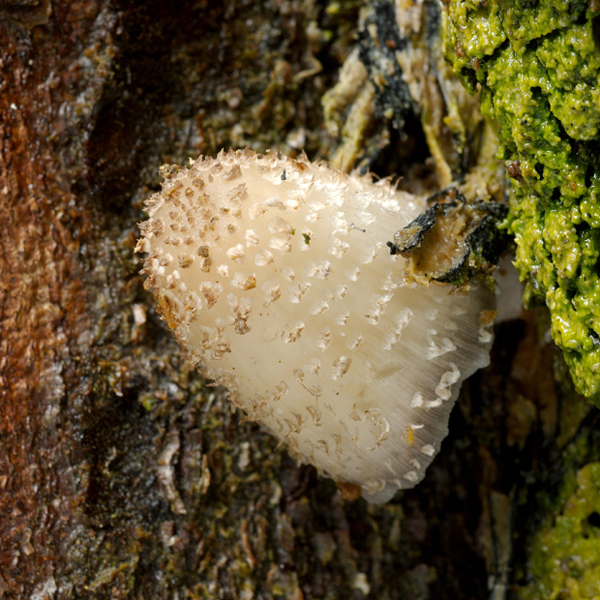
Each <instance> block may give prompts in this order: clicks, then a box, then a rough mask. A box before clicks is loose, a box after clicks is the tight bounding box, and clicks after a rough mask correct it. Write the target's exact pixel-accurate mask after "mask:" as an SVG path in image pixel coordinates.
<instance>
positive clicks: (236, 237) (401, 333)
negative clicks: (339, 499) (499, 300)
mask: <svg viewBox="0 0 600 600" xmlns="http://www.w3.org/2000/svg"><path fill="white" fill-rule="evenodd" d="M426 208H427V205H426V202H425V201H424V200H423V199H421V198H418V197H415V196H412V195H410V194H407V193H405V192H402V191H399V190H397V189H395V187H394V186H393V185H391V184H390V182H389V181H387V180H384V181H378V182H375V183H374V182H373V181H372V179H371V177H370V176H362V177H360V176H358V175H347V174H345V173H343V172H341V171H338V170H336V169H333V168H330V167H328V166H327V165H326V164H324V163H318V164H315V163H310V162H309V161H308V160H306V159H305V158H300V159H298V160H293V159H290V158H286V157H283V156H278V155H276V154H267V155H265V156H262V155H257V154H255V153H253V152H251V151H249V150H244V151H237V152H233V151H229V152H228V153H224V152H222V153H220V154H219V156H218V157H217V158H215V159H213V158H206V157H200V158H199V159H198V160H197V161H196V162H195V163H193V164H192V165H191V166H190V167H189V168H184V169H181V170H180V171H179V172H177V173H174V174H172V175H171V176H170V177H169V178H168V179H167V180H166V181H165V182H164V184H163V189H162V191H161V192H160V193H157V194H155V195H154V196H152V197H151V198H150V199H149V200H148V201H147V204H146V210H147V212H148V214H149V219H148V220H147V221H145V222H144V223H143V224H142V225H141V230H142V239H141V240H140V242H139V244H138V250H139V251H142V252H147V253H148V255H147V257H146V259H145V263H144V269H143V271H142V273H145V274H146V286H147V287H148V288H150V289H152V291H153V293H154V295H155V297H156V299H157V300H158V303H159V305H160V310H161V312H162V314H163V316H164V318H165V319H166V321H167V323H168V324H169V325H170V327H171V328H172V329H173V330H174V331H175V334H176V336H177V337H178V339H179V340H180V342H181V343H182V344H183V345H184V346H185V347H186V348H187V349H188V350H189V353H190V355H191V358H192V360H193V361H194V362H196V363H198V364H199V365H200V367H201V368H202V370H203V371H204V373H205V374H206V376H207V377H209V378H210V379H212V380H214V381H215V382H216V383H218V384H222V385H224V386H225V387H227V388H228V390H229V394H230V399H231V401H232V402H233V404H234V405H235V406H237V407H239V408H241V409H243V411H244V412H245V413H246V414H247V415H248V418H249V419H251V420H253V421H257V422H259V423H261V424H262V425H263V426H264V427H266V428H267V429H268V430H269V431H270V432H272V433H273V434H274V435H275V436H277V437H278V438H279V439H281V440H283V441H284V442H285V443H286V444H287V447H288V449H289V451H290V452H291V454H292V455H293V456H296V457H297V458H299V459H300V460H301V461H303V462H308V463H311V464H313V465H314V466H315V467H317V469H318V470H319V471H320V472H322V473H325V474H327V475H329V476H331V477H332V478H333V479H334V480H336V481H337V482H339V483H344V484H350V485H351V486H360V489H361V490H362V495H363V496H364V497H365V498H366V499H367V500H369V501H371V502H385V501H387V500H389V499H390V498H391V497H392V496H393V495H394V493H395V492H396V490H398V489H403V488H411V487H413V486H414V485H415V484H416V483H417V482H419V481H420V480H421V479H422V478H423V476H424V473H425V469H426V468H427V466H428V465H429V464H430V463H431V461H432V460H433V458H434V456H435V455H436V453H437V452H438V451H439V449H440V444H441V441H442V439H443V438H444V437H445V435H446V434H447V423H448V417H449V413H450V410H451V408H452V405H453V404H454V401H455V399H456V396H457V394H458V390H459V387H460V385H461V382H462V381H463V380H464V379H465V378H466V377H468V376H469V375H470V374H472V373H473V372H474V371H475V370H476V369H478V368H480V367H482V366H484V365H486V364H487V363H488V354H489V347H490V344H491V341H492V334H491V332H490V325H491V320H492V318H493V311H494V309H495V298H494V294H493V292H492V291H490V290H489V289H488V288H487V287H485V286H483V285H479V284H477V283H471V284H469V286H464V287H463V288H455V287H453V286H451V285H449V284H439V283H432V284H430V285H421V284H419V283H416V282H414V279H411V278H407V277H405V273H404V266H405V264H406V260H405V259H404V258H402V257H401V256H397V255H392V254H390V251H389V248H388V247H387V246H386V242H388V241H389V240H391V239H393V237H394V233H395V232H396V231H397V230H398V229H400V228H402V227H404V226H405V225H407V224H408V223H410V222H411V221H413V220H414V219H415V218H416V217H417V216H418V215H419V214H420V213H421V212H422V211H423V210H425V209H426Z"/></svg>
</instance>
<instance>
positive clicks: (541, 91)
mask: <svg viewBox="0 0 600 600" xmlns="http://www.w3.org/2000/svg"><path fill="white" fill-rule="evenodd" d="M597 14H598V13H597V12H592V10H591V9H590V8H589V4H588V2H584V1H582V0H553V1H551V2H550V1H549V2H538V3H533V4H531V3H522V2H509V1H508V0H491V1H490V2H474V1H470V0H451V2H450V3H449V6H448V12H447V14H446V15H445V20H446V24H445V32H446V39H445V46H446V56H447V57H448V59H449V60H450V61H451V62H452V64H453V66H454V69H455V71H456V72H457V73H458V75H459V76H460V78H461V80H462V81H463V84H464V85H465V86H466V87H467V89H469V90H470V91H472V92H474V91H475V90H476V89H477V87H480V88H481V101H482V111H483V113H484V114H486V115H488V116H490V117H492V118H494V119H496V120H497V121H498V122H499V123H500V125H501V129H500V150H499V156H500V158H502V159H504V160H505V161H506V165H507V175H508V177H509V178H510V179H511V183H512V191H511V201H510V212H509V217H508V219H507V222H506V224H507V227H508V230H509V232H510V233H512V234H513V235H514V236H515V240H516V243H517V254H516V262H515V265H516V267H517V268H518V270H519V272H520V274H521V277H522V279H524V280H525V281H526V283H527V286H526V291H525V301H526V303H528V304H533V303H534V302H536V301H541V302H545V303H546V304H547V306H548V308H549V309H550V313H551V330H552V337H553V338H554V341H555V342H556V343H557V345H558V346H559V347H560V348H561V349H562V351H563V353H564V356H565V359H566V362H567V364H568V365H569V369H570V371H571V375H572V376H573V380H574V382H575V386H576V388H577V390H578V391H579V392H581V393H583V394H585V395H586V396H588V397H592V399H595V400H596V401H597V399H598V398H599V397H600V280H599V275H598V257H599V255H600V174H599V173H598V171H599V168H598V167H599V166H600V152H599V148H600V145H599V143H600V135H599V127H600V85H599V83H598V76H599V73H600V48H599V45H600V40H599V36H598V30H597V29H598V20H597V19H596V18H595V17H596V16H597Z"/></svg>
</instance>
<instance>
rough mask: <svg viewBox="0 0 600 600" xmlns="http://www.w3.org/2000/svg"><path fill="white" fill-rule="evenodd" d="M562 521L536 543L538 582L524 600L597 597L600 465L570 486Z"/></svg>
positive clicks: (533, 560) (533, 571) (522, 593)
mask: <svg viewBox="0 0 600 600" xmlns="http://www.w3.org/2000/svg"><path fill="white" fill-rule="evenodd" d="M559 502H560V504H561V506H560V507H559V508H558V509H557V511H556V517H554V518H553V519H551V521H550V522H549V523H548V524H547V525H546V526H545V527H544V528H543V529H542V530H541V531H540V532H539V533H538V534H537V535H536V536H535V537H534V538H533V540H532V544H531V553H530V558H529V575H530V577H531V579H532V581H531V582H530V583H529V584H528V585H526V586H524V587H522V588H521V589H520V590H519V597H520V598H522V599H523V600H530V599H531V600H533V599H534V598H535V599H538V600H555V599H557V598H562V599H565V600H567V599H573V600H574V599H578V600H582V599H584V598H597V597H598V585H599V584H598V582H599V581H600V528H599V525H600V514H599V511H600V463H598V462H592V463H589V464H587V465H585V466H584V467H583V468H582V469H580V470H579V471H578V472H577V475H576V477H575V476H573V477H571V478H568V480H567V481H565V484H564V486H563V489H562V491H561V493H560V498H559Z"/></svg>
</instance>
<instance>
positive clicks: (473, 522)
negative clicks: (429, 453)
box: [0, 0, 596, 600]
mask: <svg viewBox="0 0 600 600" xmlns="http://www.w3.org/2000/svg"><path fill="white" fill-rule="evenodd" d="M359 7H360V3H359V2H350V1H346V2H341V3H333V2H330V3H327V2H322V3H318V2H316V0H315V1H312V0H303V1H300V0H298V1H292V0H289V1H288V0H269V1H266V2H261V3H257V2H252V1H250V0H224V1H223V2H219V3H216V2H212V1H210V2H209V1H206V0H197V1H196V2H181V3H178V2H172V1H167V0H150V1H148V2H143V3H139V2H132V1H131V2H129V1H126V0H120V1H119V0H115V1H114V2H108V1H105V0H81V1H78V0H65V1H64V2H54V3H50V0H30V1H29V0H10V1H5V2H0V197H1V202H0V232H1V235H0V598H3V599H7V600H8V599H13V598H14V599H17V598H18V599H21V598H33V599H35V600H42V599H63V598H65V599H66V598H126V597H128V598H156V599H158V598H223V599H242V598H243V599H250V598H264V599H267V598H286V599H288V598H289V599H300V598H305V599H312V598H363V597H371V598H377V599H386V598H389V599H392V598H407V599H413V598H414V599H417V598H428V597H431V598H436V599H442V600H443V599H445V598H448V599H450V598H452V599H456V598H466V599H468V598H474V599H479V598H485V597H488V596H490V595H491V596H493V597H495V598H501V597H503V595H504V593H505V590H506V589H507V585H508V584H509V583H510V582H511V581H513V580H514V578H513V579H511V578H510V577H509V567H511V566H513V567H515V568H516V569H517V571H518V573H519V577H521V578H522V579H523V581H524V582H525V583H526V582H527V556H526V551H525V550H524V551H522V552H513V551H512V548H514V547H516V548H521V547H524V546H523V543H524V540H526V539H527V535H528V534H530V533H531V532H533V531H534V530H535V527H536V525H537V524H538V523H539V522H540V521H541V519H542V516H543V515H541V516H540V514H539V512H538V511H539V509H538V506H540V502H541V501H540V500H539V498H541V497H542V496H544V494H550V495H551V492H552V488H551V485H550V484H552V485H558V484H559V482H560V480H561V477H562V475H563V473H564V471H565V469H572V468H573V467H572V466H571V463H568V462H566V461H565V460H564V459H563V455H562V453H561V448H565V447H568V446H569V444H570V443H571V442H570V440H571V439H573V436H576V437H577V438H578V439H581V438H582V437H587V438H589V439H592V438H593V436H595V435H596V434H595V433H594V428H593V424H594V419H595V414H596V413H590V414H588V411H589V407H588V405H587V404H586V403H585V402H582V401H580V400H578V399H574V398H573V394H572V392H569V390H568V383H565V376H564V372H562V371H561V369H562V367H561V363H560V358H559V356H558V355H557V354H556V352H555V350H554V348H553V347H551V346H548V345H544V344H542V343H540V341H539V338H538V334H537V331H538V329H537V328H536V326H535V323H534V320H533V319H532V318H530V319H529V320H528V321H515V322H512V323H509V324H506V325H504V326H502V327H500V329H499V331H498V339H497V342H496V346H495V352H494V360H493V363H492V365H491V367H490V368H489V369H488V370H487V371H486V372H485V373H480V374H478V375H476V376H475V377H473V378H472V380H471V381H470V382H469V384H468V385H467V386H465V390H464V393H463V395H462V396H461V400H460V402H459V407H458V408H457V409H455V411H454V413H453V417H452V421H451V432H452V433H451V435H450V437H449V438H448V439H447V440H446V442H445V443H444V446H443V452H442V455H441V456H440V457H439V458H438V459H436V461H435V463H434V464H433V465H432V467H431V468H430V469H429V472H428V476H427V478H426V480H425V482H424V483H423V484H421V485H420V486H419V487H418V488H417V489H416V490H413V491H408V492H404V493H401V494H399V495H398V496H397V498H396V499H395V501H394V502H391V503H389V504H387V505H384V506H380V507H369V506H367V505H366V504H365V503H364V501H362V500H358V501H354V502H345V501H343V500H342V498H341V495H340V493H339V492H338V491H337V490H336V488H335V485H334V484H333V483H332V482H331V481H329V480H323V479H319V478H318V477H317V476H316V474H315V472H314V471H313V469H311V468H310V467H305V466H297V465H295V464H294V463H293V462H292V461H291V460H290V459H289V458H288V456H287V454H286V453H285V451H283V450H281V449H278V448H277V447H276V443H275V441H274V440H273V439H272V438H271V437H269V436H268V435H266V434H265V433H263V432H262V431H261V430H260V429H259V428H257V427H255V426H253V425H251V424H249V423H245V422H244V421H243V419H242V418H241V416H240V415H238V414H232V413H231V411H230V409H229V407H228V404H227V401H226V399H225V398H224V397H223V395H222V394H221V393H220V391H219V390H216V389H214V388H211V387H209V386H207V384H206V382H204V381H202V380H201V378H200V377H199V376H198V375H197V374H196V373H195V372H194V371H193V370H191V369H190V368H189V367H187V366H186V362H185V357H184V356H183V355H182V352H181V349H180V348H179V347H178V345H177V344H176V343H175V342H174V340H173V338H172V336H171V334H170V333H169V331H168V330H167V328H166V326H165V325H164V324H163V323H162V322H161V321H160V319H159V318H158V316H157V315H156V313H155V310H154V307H153V303H152V300H151V298H150V297H149V296H148V294H146V293H145V292H144V291H143V288H142V285H141V278H140V277H139V276H138V274H137V271H138V269H139V259H138V257H137V256H135V255H134V253H133V248H134V245H135V240H136V237H137V227H136V223H137V222H138V221H140V220H141V219H142V213H141V202H142V200H143V198H144V197H146V196H147V195H148V194H149V192H150V190H151V189H153V188H155V187H156V185H157V182H158V167H159V166H160V165H161V164H163V163H165V162H178V163H180V164H182V163H184V162H185V160H186V159H187V158H188V157H189V156H195V155H197V154H199V153H207V154H214V153H215V152H216V151H218V150H219V149H220V148H221V147H224V146H225V147H227V146H229V145H233V146H235V147H243V146H246V145H249V146H251V147H252V148H253V149H255V150H259V151H260V150H264V149H266V148H268V147H271V146H274V145H275V144H279V146H280V147H281V148H282V149H283V150H285V151H286V152H288V153H293V152H294V151H296V150H297V149H299V148H305V149H306V151H307V153H308V154H309V155H310V157H311V158H314V157H315V156H318V155H321V156H328V155H331V154H332V153H333V149H334V147H335V144H336V138H335V136H332V135H331V134H330V133H327V131H326V130H325V127H324V124H323V118H322V114H323V113H322V109H321V97H322V96H323V94H324V93H325V92H326V91H327V90H328V89H330V88H331V87H332V86H333V85H334V83H335V82H336V77H337V71H338V69H339V68H340V66H341V64H342V62H343V61H344V60H345V58H346V56H347V55H348V54H349V53H350V50H351V46H352V44H353V43H354V39H353V32H354V29H355V28H356V26H357V23H358V9H359ZM373 7H374V10H375V11H377V10H380V9H381V8H382V7H383V9H385V10H384V13H385V14H387V13H388V12H389V3H385V2H378V3H374V4H373ZM371 74H372V73H371ZM380 83H381V82H380ZM383 87H385V85H383ZM382 89H383V88H382ZM388 91H389V90H388ZM386 93H387V92H386ZM391 93H393V90H392V92H391ZM385 98H387V99H388V100H389V94H388V95H387V96H385V97H384V100H385ZM380 99H381V97H380ZM342 104H343V103H342ZM405 104H406V103H405ZM403 106H404V105H403ZM369 115H371V116H369V118H368V119H367V121H368V122H365V123H363V124H362V127H364V132H365V136H366V137H368V135H370V136H371V137H369V140H370V142H369V143H366V142H365V143H364V144H363V146H364V147H366V148H367V150H366V151H364V153H363V154H362V155H360V153H359V154H358V155H357V156H356V158H357V159H360V158H363V159H364V160H365V161H367V162H371V163H373V164H375V165H381V164H383V162H385V156H386V153H387V154H388V156H390V157H393V158H390V160H389V164H393V165H394V169H395V165H396V161H397V158H398V155H399V154H401V153H402V152H404V154H405V155H409V154H414V155H415V156H416V157H417V158H421V157H422V155H423V153H422V152H421V151H419V152H413V149H414V148H417V147H418V148H422V147H423V143H424V142H423V139H424V137H423V135H422V132H421V133H419V131H420V125H419V121H418V118H417V117H414V119H415V121H414V122H410V127H409V134H410V136H411V137H410V139H408V138H407V135H408V134H406V133H402V135H399V134H398V133H397V132H396V133H392V134H389V132H388V130H387V129H386V123H387V121H386V118H385V116H384V117H382V116H381V115H380V114H378V112H377V110H376V109H372V112H371V113H369ZM407 115H408V116H407ZM392 120H393V119H392ZM388 121H389V119H388ZM401 121H402V123H406V122H409V121H410V115H409V113H403V115H402V119H401ZM440 122H441V121H440ZM369 128H371V129H369ZM361 131H363V130H361ZM369 132H370V133H369ZM386 132H387V133H386ZM445 135H446V138H447V139H449V138H450V137H451V136H449V135H448V132H445ZM402 138H404V142H403V143H404V147H405V150H404V151H402V150H399V148H401V147H403V146H402V144H401V139H402ZM406 144H408V146H406ZM411 144H412V145H411ZM406 147H408V148H409V150H406ZM457 160H458V159H457ZM456 164H458V163H456ZM408 167H410V168H413V169H414V171H413V174H414V173H415V172H420V173H421V174H422V175H424V176H425V175H428V174H429V173H430V171H431V169H430V168H428V167H425V172H424V173H423V172H422V170H423V167H422V166H421V167H419V168H420V169H421V171H418V168H417V167H416V166H415V165H413V164H409V165H408ZM408 170H409V169H407V171H408ZM380 174H382V175H386V174H387V173H386V172H382V173H380ZM561 373H562V374H561ZM557 374H558V379H557ZM566 399H568V400H569V401H568V402H566ZM585 415H587V416H585ZM567 417H568V418H567ZM594 440H595V438H594V439H592V441H594ZM590 446H594V444H590ZM588 454H589V453H588ZM588 454H585V453H580V455H578V458H577V460H578V461H579V462H578V464H581V463H583V462H585V460H588V459H589V457H588ZM544 497H545V496H544ZM515 536H516V537H515ZM490 582H491V583H490ZM518 583H519V582H516V583H515V585H517V584H518ZM514 589H516V588H514Z"/></svg>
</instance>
